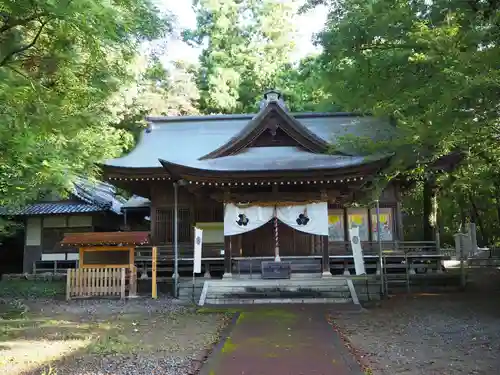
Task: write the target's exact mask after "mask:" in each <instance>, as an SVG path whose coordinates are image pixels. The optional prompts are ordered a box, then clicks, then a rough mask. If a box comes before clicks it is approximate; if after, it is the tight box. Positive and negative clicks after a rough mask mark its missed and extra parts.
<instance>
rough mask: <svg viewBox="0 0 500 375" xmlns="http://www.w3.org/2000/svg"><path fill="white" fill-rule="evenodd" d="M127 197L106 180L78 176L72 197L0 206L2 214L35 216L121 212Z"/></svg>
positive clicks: (0, 213)
mask: <svg viewBox="0 0 500 375" xmlns="http://www.w3.org/2000/svg"><path fill="white" fill-rule="evenodd" d="M124 203H125V199H124V198H122V197H120V196H119V195H117V194H116V188H115V187H114V186H113V185H111V184H109V183H106V182H101V181H97V182H91V181H89V180H87V179H85V178H82V177H77V178H76V179H75V182H74V184H73V188H72V190H71V198H70V199H64V200H63V199H61V200H56V201H50V202H43V201H40V202H36V203H32V204H28V205H26V206H24V207H19V208H6V207H1V208H0V215H5V216H7V215H8V216H33V215H63V214H80V213H94V212H105V211H111V212H114V213H115V214H118V215H120V214H121V206H122V205H123V204H124Z"/></svg>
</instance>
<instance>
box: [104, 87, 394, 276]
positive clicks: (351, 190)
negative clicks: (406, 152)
mask: <svg viewBox="0 0 500 375" xmlns="http://www.w3.org/2000/svg"><path fill="white" fill-rule="evenodd" d="M147 121H148V124H149V125H148V127H147V129H145V130H144V131H143V134H142V136H141V138H140V140H139V142H138V144H137V145H136V147H135V148H134V149H133V150H132V151H131V152H130V153H128V154H127V155H125V156H123V157H121V158H118V159H113V160H109V161H107V162H106V163H104V165H102V167H103V171H104V175H105V177H106V179H107V180H108V181H109V182H111V183H112V184H113V185H115V186H118V187H120V188H123V189H126V190H127V191H129V192H131V193H133V194H135V195H136V196H140V197H143V198H144V202H146V204H145V205H144V202H142V203H141V207H142V208H145V207H146V206H149V207H146V209H148V210H149V211H148V214H149V219H150V233H151V243H152V244H153V245H157V246H158V247H159V249H160V253H161V252H162V251H163V253H164V254H172V251H173V247H174V243H175V234H176V231H175V225H174V224H175V223H174V221H175V216H176V215H175V210H174V208H175V203H176V201H177V213H178V214H177V228H178V230H177V236H178V237H177V243H178V253H179V261H180V262H181V263H182V262H184V263H185V265H186V266H188V265H189V264H192V258H193V241H194V239H193V233H194V231H193V228H194V227H198V228H201V229H203V252H202V257H203V264H204V267H213V268H220V270H221V271H222V270H223V272H224V275H225V276H231V274H234V273H235V272H236V270H237V269H238V270H241V267H242V264H243V263H242V262H244V261H245V260H246V259H254V260H256V261H257V262H258V261H259V260H265V259H269V260H275V261H276V260H277V261H280V260H282V259H289V260H291V261H292V264H293V267H292V272H299V271H300V270H301V269H302V268H301V264H306V263H307V264H310V260H311V259H312V260H316V261H315V262H316V263H315V264H317V265H318V267H317V272H318V273H321V274H322V275H325V276H326V275H328V274H330V272H331V271H332V268H331V266H332V262H334V261H336V260H338V259H342V258H343V257H344V258H345V257H349V256H350V255H351V249H350V245H349V242H348V241H349V229H350V228H352V227H358V228H359V238H360V240H361V243H362V246H363V249H364V251H365V253H366V254H370V253H372V254H373V253H375V252H376V249H375V246H374V243H376V242H377V240H378V239H379V238H378V233H377V230H379V231H380V240H381V241H383V244H384V250H388V249H389V250H390V249H394V248H396V247H397V246H398V243H401V241H402V240H403V238H402V233H403V228H402V214H401V208H400V203H399V202H400V190H401V187H400V186H399V184H398V183H397V182H392V183H390V184H388V185H387V186H385V188H384V190H383V191H382V193H381V194H380V195H379V196H378V201H379V207H380V211H379V216H378V221H379V224H380V225H379V227H378V228H377V215H376V211H375V205H374V203H373V200H371V199H372V198H371V194H372V191H373V187H374V181H375V179H376V178H377V177H379V176H380V175H381V173H383V172H384V169H385V168H386V167H387V166H388V165H389V163H390V162H391V158H392V157H393V155H391V154H389V153H383V152H379V153H373V154H359V153H357V152H355V151H354V150H352V149H350V147H348V144H349V142H345V141H344V140H343V139H346V137H347V138H348V137H362V138H364V139H370V140H373V142H377V141H387V140H389V139H390V138H391V137H393V136H394V134H395V130H396V128H395V124H394V123H393V122H392V121H390V120H389V119H381V118H375V117H372V116H363V115H357V114H353V113H291V112H289V111H288V109H287V107H286V104H285V102H284V100H283V98H282V96H281V94H280V93H279V92H277V91H268V92H266V93H265V94H264V97H263V99H262V101H261V102H260V108H259V111H258V113H256V114H241V115H239V114H237V115H208V116H179V117H149V118H147ZM361 203H362V204H361ZM131 230H134V228H133V227H131ZM136 259H140V256H139V257H136ZM164 259H167V258H164ZM168 259H171V258H168ZM308 262H309V263H308ZM305 268H307V267H305ZM256 269H258V266H257V267H256ZM294 270H296V271H294ZM238 272H240V271H238Z"/></svg>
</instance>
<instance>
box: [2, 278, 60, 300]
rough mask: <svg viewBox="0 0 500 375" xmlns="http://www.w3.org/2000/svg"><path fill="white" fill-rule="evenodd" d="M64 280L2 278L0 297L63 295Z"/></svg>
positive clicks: (50, 296) (48, 296)
mask: <svg viewBox="0 0 500 375" xmlns="http://www.w3.org/2000/svg"><path fill="white" fill-rule="evenodd" d="M65 290H66V283H65V282H64V281H44V280H2V281H0V298H26V299H31V298H54V297H56V296H64V293H65Z"/></svg>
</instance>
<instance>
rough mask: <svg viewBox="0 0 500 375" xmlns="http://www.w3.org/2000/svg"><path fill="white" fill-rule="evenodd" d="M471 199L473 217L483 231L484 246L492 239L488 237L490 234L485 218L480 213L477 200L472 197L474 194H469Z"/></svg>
mask: <svg viewBox="0 0 500 375" xmlns="http://www.w3.org/2000/svg"><path fill="white" fill-rule="evenodd" d="M469 200H470V204H471V208H472V210H471V211H472V212H471V214H472V215H471V218H472V221H473V222H474V223H476V224H477V225H478V226H479V231H480V232H481V239H482V240H483V241H482V246H486V245H488V244H489V243H490V240H489V238H488V234H487V232H486V228H485V227H484V223H483V220H482V219H481V215H480V213H479V210H478V208H477V206H476V202H475V201H474V198H473V197H472V194H469Z"/></svg>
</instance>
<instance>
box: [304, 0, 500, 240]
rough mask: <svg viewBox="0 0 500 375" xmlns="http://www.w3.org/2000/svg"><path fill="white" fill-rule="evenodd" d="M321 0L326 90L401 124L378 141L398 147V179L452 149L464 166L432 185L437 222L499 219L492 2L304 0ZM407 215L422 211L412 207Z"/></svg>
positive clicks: (498, 53)
mask: <svg viewBox="0 0 500 375" xmlns="http://www.w3.org/2000/svg"><path fill="white" fill-rule="evenodd" d="M318 3H326V4H327V5H329V6H330V12H329V17H328V22H327V25H326V27H325V29H324V31H323V32H322V33H321V34H320V35H319V38H318V42H319V43H320V44H321V46H322V47H323V54H322V57H321V59H322V64H321V67H323V68H324V69H323V72H322V76H323V82H325V90H326V92H328V93H329V94H330V95H331V97H332V99H333V101H335V102H337V103H339V104H340V105H342V106H343V107H344V108H346V109H347V110H355V111H361V112H371V113H374V114H380V115H385V116H391V117H393V118H394V119H396V120H397V124H398V129H399V131H400V138H399V139H397V140H392V142H390V144H384V145H379V146H380V147H383V148H392V149H394V150H397V151H398V155H399V157H398V158H397V159H396V160H397V161H398V164H397V165H395V166H394V175H397V174H398V173H401V172H403V171H405V170H406V169H407V168H408V167H411V168H412V171H413V172H414V173H417V174H422V173H423V172H424V169H423V168H418V164H419V163H422V162H427V161H429V160H433V159H436V158H438V157H440V156H442V155H446V154H448V153H449V152H450V151H452V150H457V149H458V150H460V151H462V152H464V154H465V155H466V156H467V159H466V161H465V162H464V163H463V165H462V168H459V169H458V170H456V171H455V172H453V173H452V174H445V175H442V176H441V177H439V178H438V179H437V181H432V184H433V185H437V188H438V189H440V191H441V198H442V199H441V200H442V203H443V204H442V206H443V207H442V210H441V212H442V214H443V215H442V216H443V223H442V225H449V226H453V227H455V230H456V228H457V222H458V224H459V223H461V222H463V221H464V220H465V217H468V218H469V219H470V220H474V221H476V220H477V218H478V215H479V214H481V215H487V216H484V217H491V216H490V215H495V216H497V215H500V211H498V209H495V208H493V207H499V203H500V201H499V199H498V197H500V195H499V194H498V188H497V186H498V182H499V177H500V175H498V172H497V171H498V167H497V166H498V162H499V161H500V160H499V159H498V157H499V156H500V154H499V149H498V142H497V140H498V134H499V120H498V119H499V102H498V97H499V94H500V70H499V69H498V67H499V65H498V61H500V48H499V46H498V42H499V40H500V27H499V26H500V25H499V23H500V12H499V5H498V3H497V2H495V1H459V0H438V1H426V0H415V1H405V0H401V1H399V0H373V1H364V0H338V1H311V2H310V5H311V6H314V5H316V4H318ZM415 166H417V168H414V167H415ZM422 178H423V179H424V180H425V181H427V182H429V176H425V175H422ZM417 186H420V188H421V189H422V185H419V184H417ZM424 190H425V189H424ZM418 191H420V193H418ZM416 193H417V195H419V194H422V190H418V189H417V191H416ZM479 196H481V197H483V196H486V197H488V199H486V200H485V199H483V198H478V197H479ZM420 197H421V198H422V196H421V195H420ZM423 198H424V200H425V197H423ZM459 206H460V207H459ZM444 207H446V210H447V211H445V208H444ZM460 210H461V211H462V213H461V214H460ZM408 211H409V212H410V211H411V212H413V213H415V212H418V211H420V213H421V210H415V209H414V207H411V205H410V206H409V207H408ZM457 212H458V215H457V214H456V213H457ZM427 214H428V213H425V214H424V215H427ZM460 217H462V218H460ZM499 219H500V216H498V217H495V221H496V222H497V223H498V220H499ZM485 221H486V220H485V219H484V218H483V222H485ZM478 224H479V225H480V227H481V223H478ZM483 227H485V224H483ZM482 232H484V233H486V230H483V231H482Z"/></svg>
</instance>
